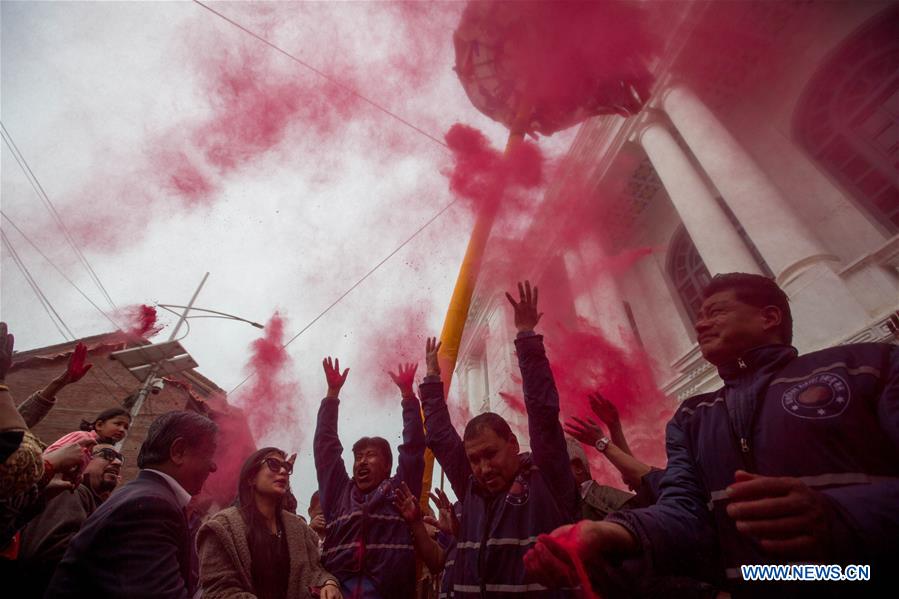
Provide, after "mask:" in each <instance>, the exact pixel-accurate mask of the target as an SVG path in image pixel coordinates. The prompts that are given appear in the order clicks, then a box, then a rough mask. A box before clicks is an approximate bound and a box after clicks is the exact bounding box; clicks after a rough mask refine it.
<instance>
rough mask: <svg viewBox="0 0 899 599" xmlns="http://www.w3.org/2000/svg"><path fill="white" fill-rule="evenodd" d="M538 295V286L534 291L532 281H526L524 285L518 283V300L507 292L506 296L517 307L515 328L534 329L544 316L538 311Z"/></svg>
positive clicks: (522, 329) (520, 329) (519, 329)
mask: <svg viewBox="0 0 899 599" xmlns="http://www.w3.org/2000/svg"><path fill="white" fill-rule="evenodd" d="M537 296H538V291H537V287H536V286H535V287H534V290H533V293H532V292H531V282H530V281H525V282H524V285H522V284H521V283H520V282H519V283H518V297H519V301H518V302H516V301H515V300H514V299H512V296H511V295H510V294H509V293H508V292H507V293H506V298H507V299H508V300H509V303H510V304H512V308H514V309H515V328H516V329H518V331H519V332H522V331H533V330H534V328H535V327H536V326H537V323H538V322H540V317H542V316H543V313H542V312H537Z"/></svg>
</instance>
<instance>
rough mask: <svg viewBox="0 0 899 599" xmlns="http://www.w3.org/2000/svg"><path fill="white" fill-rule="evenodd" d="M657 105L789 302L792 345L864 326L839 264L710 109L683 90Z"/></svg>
mask: <svg viewBox="0 0 899 599" xmlns="http://www.w3.org/2000/svg"><path fill="white" fill-rule="evenodd" d="M662 105H663V107H664V108H665V111H666V112H667V114H668V116H669V118H670V119H671V122H672V123H673V124H674V126H675V127H677V130H678V132H679V133H680V134H681V137H683V139H684V141H686V142H687V145H688V146H689V148H690V151H691V152H692V153H693V155H694V156H695V157H696V159H697V161H698V162H699V164H700V165H701V167H702V169H703V170H704V171H705V172H706V173H707V174H708V177H709V179H711V181H712V183H714V185H715V187H717V188H718V191H720V192H721V195H722V197H723V198H724V201H725V202H727V205H728V207H729V208H730V209H731V210H732V211H733V213H734V214H735V215H736V217H737V219H738V220H739V221H740V224H741V225H742V226H743V228H744V229H745V230H746V233H747V234H748V235H749V238H750V239H752V241H753V243H754V244H755V246H756V247H757V248H758V250H759V252H761V254H762V256H763V257H764V258H765V261H766V262H767V263H768V264H769V265H770V266H771V269H772V270H773V271H774V274H775V276H776V278H777V282H778V284H779V285H780V286H781V287H782V288H783V289H784V291H786V293H787V295H788V296H789V297H790V301H791V303H792V304H793V316H794V328H795V331H796V337H797V341H796V343H795V345H797V346H798V347H799V348H800V349H801V350H803V349H815V348H818V347H821V346H823V345H828V344H831V343H833V342H835V341H838V340H840V339H841V338H842V337H843V336H845V335H847V334H850V333H851V332H853V330H854V328H855V327H857V326H858V323H864V322H867V320H868V318H869V315H868V314H867V313H866V312H865V310H864V308H863V307H862V306H861V305H860V304H859V302H858V300H857V299H856V298H855V297H854V296H853V295H852V293H851V292H850V291H849V289H848V288H847V286H846V285H845V283H844V282H843V280H842V279H841V278H840V276H839V275H838V274H837V273H836V272H835V271H834V268H835V267H836V266H837V265H838V264H839V260H838V259H837V258H836V257H835V256H833V255H830V254H829V253H828V252H827V251H826V249H825V248H824V247H823V246H822V245H821V243H820V242H819V240H818V239H817V238H816V237H815V235H814V233H813V232H812V230H811V229H810V227H808V226H807V225H806V223H805V222H804V221H803V220H802V219H801V218H800V217H799V216H798V215H797V214H796V212H795V211H794V210H793V209H792V207H791V206H790V204H789V203H788V202H787V201H786V200H785V199H784V197H783V195H782V194H781V192H780V190H779V189H778V188H777V186H776V185H775V184H774V183H773V182H772V181H771V179H770V178H769V177H768V175H767V174H765V171H764V170H762V169H761V168H760V167H759V166H758V164H757V163H756V162H755V160H753V158H752V156H750V154H749V153H748V152H747V151H746V150H745V149H744V148H743V147H742V146H741V145H740V143H739V142H738V141H737V140H736V139H735V138H734V137H733V135H731V133H730V131H728V129H727V128H726V127H725V126H724V125H723V124H722V123H721V122H720V121H719V120H718V119H717V118H716V117H715V115H714V114H713V113H712V111H711V110H710V109H709V108H708V107H707V106H705V104H703V102H702V101H701V100H700V99H699V98H697V97H696V95H695V94H694V93H693V92H692V91H691V90H689V89H687V88H686V87H684V86H675V87H673V88H672V89H671V90H669V91H668V92H667V93H666V94H665V96H664V97H663V99H662ZM697 247H698V246H697ZM703 259H705V255H704V254H703Z"/></svg>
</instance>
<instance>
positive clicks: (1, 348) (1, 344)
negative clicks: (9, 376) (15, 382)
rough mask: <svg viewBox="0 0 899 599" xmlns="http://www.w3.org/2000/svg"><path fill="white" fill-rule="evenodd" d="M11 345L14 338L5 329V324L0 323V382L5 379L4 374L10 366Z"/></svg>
mask: <svg viewBox="0 0 899 599" xmlns="http://www.w3.org/2000/svg"><path fill="white" fill-rule="evenodd" d="M13 345H15V337H13V336H12V334H11V333H9V331H8V330H7V329H6V323H5V322H0V381H3V380H4V379H6V372H7V371H8V370H9V367H10V366H12V354H13V349H12V348H13Z"/></svg>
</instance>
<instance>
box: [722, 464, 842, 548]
mask: <svg viewBox="0 0 899 599" xmlns="http://www.w3.org/2000/svg"><path fill="white" fill-rule="evenodd" d="M734 478H735V481H734V483H733V484H732V485H730V486H729V487H728V488H727V492H728V498H729V500H730V503H729V504H728V506H727V515H728V516H730V517H731V518H732V519H733V520H734V522H735V524H736V527H737V530H738V531H739V532H741V533H743V534H745V535H747V536H749V537H752V538H753V539H755V541H756V542H757V543H758V544H759V546H760V547H761V548H762V550H763V551H765V552H766V553H768V554H770V555H777V556H781V557H785V558H789V559H796V560H807V559H812V560H818V559H827V558H828V557H829V553H830V552H831V551H832V550H833V549H834V547H833V541H834V540H833V538H832V533H831V530H832V524H833V521H834V520H835V519H836V518H837V511H836V508H835V507H833V505H832V504H831V503H830V500H829V499H828V498H827V497H826V496H825V495H824V494H823V493H821V492H820V491H815V490H814V489H811V488H809V487H808V486H807V485H806V484H805V483H803V482H802V481H800V480H799V479H798V478H790V477H773V476H759V475H757V474H750V473H748V472H744V471H742V470H737V472H736V473H735V476H734Z"/></svg>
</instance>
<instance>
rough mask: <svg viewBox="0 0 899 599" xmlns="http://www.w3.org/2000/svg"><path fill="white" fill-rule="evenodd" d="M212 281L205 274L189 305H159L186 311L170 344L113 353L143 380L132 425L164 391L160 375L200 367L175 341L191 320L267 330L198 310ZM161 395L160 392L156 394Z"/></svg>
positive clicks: (179, 319)
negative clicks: (152, 395) (220, 320)
mask: <svg viewBox="0 0 899 599" xmlns="http://www.w3.org/2000/svg"><path fill="white" fill-rule="evenodd" d="M208 278H209V273H208V272H207V273H206V274H204V275H203V279H202V280H201V281H200V284H199V286H197V289H196V291H194V294H193V296H192V297H191V298H190V301H189V302H188V303H187V305H186V306H179V305H175V304H157V305H158V306H159V307H161V308H163V309H165V310H168V311H169V312H173V313H175V314H178V313H177V312H175V311H174V310H172V308H182V309H183V311H182V312H181V313H180V314H178V322H177V323H176V324H175V328H174V329H172V333H171V334H170V335H169V338H168V340H167V341H165V342H163V343H153V344H150V345H143V346H140V347H133V348H130V349H124V350H122V351H117V352H113V353H112V354H110V357H111V358H113V359H114V360H117V361H118V362H120V363H121V364H122V365H123V366H125V368H127V369H128V371H129V372H130V373H131V374H132V375H134V376H135V377H136V378H137V379H138V380H140V381H142V384H141V386H140V389H138V392H137V397H136V398H135V400H134V404H133V405H132V406H131V422H134V421H135V420H136V418H137V416H138V415H139V414H140V410H141V408H142V407H143V404H144V401H146V399H147V395H149V394H150V392H151V391H153V390H154V389H159V390H161V387H154V383H155V382H156V381H157V380H159V379H157V375H158V374H160V372H162V373H163V374H174V373H176V372H179V371H181V370H187V369H190V368H196V367H197V366H198V364H197V362H196V361H195V360H194V359H193V357H192V356H191V355H190V354H189V353H187V350H185V349H184V347H183V346H182V345H181V344H180V343H179V342H178V341H176V340H175V337H176V336H177V335H178V331H180V330H181V325H182V324H184V322H185V321H187V319H188V318H224V319H227V320H236V321H240V322H246V323H248V324H250V325H252V326H254V327H256V328H258V329H261V328H264V327H263V325H261V324H259V323H258V322H253V321H251V320H247V319H245V318H241V317H239V316H235V315H233V314H226V313H225V312H218V311H216V310H209V309H206V308H194V302H195V301H196V300H197V296H198V295H200V291H201V290H202V289H203V285H205V284H206V279H208ZM192 311H193V312H206V313H209V314H208V315H199V316H188V314H189V313H190V312H192ZM155 392H156V393H158V392H159V391H158V390H157V391H155ZM124 442H125V439H124V438H123V439H122V440H121V441H119V442H118V443H116V448H117V449H121V447H122V444H123V443H124Z"/></svg>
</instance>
